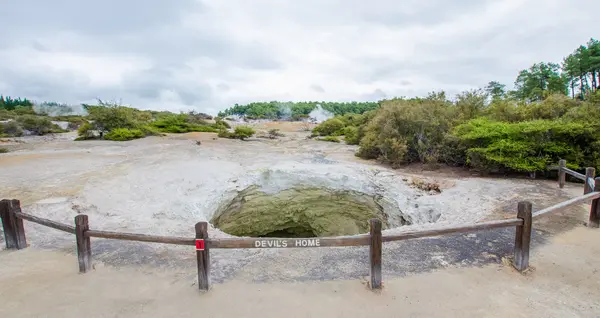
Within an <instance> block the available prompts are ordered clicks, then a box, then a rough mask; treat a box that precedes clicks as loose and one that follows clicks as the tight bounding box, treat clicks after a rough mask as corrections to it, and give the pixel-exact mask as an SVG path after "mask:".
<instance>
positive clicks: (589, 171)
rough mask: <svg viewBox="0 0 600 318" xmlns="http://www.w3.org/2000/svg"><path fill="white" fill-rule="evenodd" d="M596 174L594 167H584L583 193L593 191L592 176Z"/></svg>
mask: <svg viewBox="0 0 600 318" xmlns="http://www.w3.org/2000/svg"><path fill="white" fill-rule="evenodd" d="M595 175H596V169H594V168H592V167H587V168H585V181H584V185H583V194H588V193H590V192H593V191H594V184H593V182H594V176H595Z"/></svg>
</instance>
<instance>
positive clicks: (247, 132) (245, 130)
mask: <svg viewBox="0 0 600 318" xmlns="http://www.w3.org/2000/svg"><path fill="white" fill-rule="evenodd" d="M255 133H256V131H255V130H254V129H252V127H248V126H237V127H235V129H234V130H233V132H230V131H228V130H227V129H221V130H219V134H218V136H219V137H221V138H230V139H241V140H245V139H246V138H249V137H251V136H252V135H254V134H255Z"/></svg>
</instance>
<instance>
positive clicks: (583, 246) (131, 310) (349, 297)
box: [0, 227, 600, 318]
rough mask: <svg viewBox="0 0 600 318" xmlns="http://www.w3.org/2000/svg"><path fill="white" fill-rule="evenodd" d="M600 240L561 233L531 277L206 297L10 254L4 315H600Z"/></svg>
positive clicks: (268, 289)
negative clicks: (79, 271) (379, 289)
mask: <svg viewBox="0 0 600 318" xmlns="http://www.w3.org/2000/svg"><path fill="white" fill-rule="evenodd" d="M599 239H600V231H599V230H590V229H587V228H584V227H577V228H575V229H573V230H571V231H569V232H566V233H564V234H561V235H558V236H556V237H555V238H553V239H552V242H551V244H548V245H545V246H544V247H541V248H539V249H538V250H537V252H535V253H534V254H533V255H532V259H531V264H532V265H533V267H534V270H533V271H531V272H530V273H528V274H527V275H521V274H519V273H517V272H515V271H514V270H512V269H511V268H510V267H508V266H504V265H501V264H500V265H499V264H493V265H487V266H484V267H480V268H477V267H476V268H447V269H442V270H437V271H434V272H432V273H425V274H416V275H410V276H407V277H404V278H393V279H386V277H384V289H383V290H382V291H381V292H372V291H370V290H368V289H367V287H366V286H365V284H364V281H363V282H361V281H360V280H359V279H354V280H339V281H326V282H305V283H281V282H273V283H263V284H256V283H249V282H244V281H243V280H232V281H229V282H227V283H224V284H218V285H215V286H214V287H213V288H212V289H211V290H210V291H209V292H208V293H201V292H199V291H197V289H196V286H190V284H189V282H188V281H187V279H185V277H182V276H181V275H178V274H177V273H173V272H168V271H157V270H155V269H149V268H137V269H133V268H124V269H115V268H112V267H99V268H97V269H96V270H95V271H93V272H91V273H87V274H76V264H77V262H76V259H75V257H73V256H65V255H64V254H62V253H58V252H48V251H46V252H42V251H38V250H33V249H29V250H22V251H18V252H7V251H2V252H0V264H1V269H0V299H1V300H2V302H1V305H0V317H65V318H67V317H261V318H266V317H598V313H599V312H600V274H598V260H599V259H600V258H599V257H598V255H599V254H600V245H599V244H597V242H598V240H599ZM384 257H385V255H384ZM290 266H293V264H290ZM265 270H268V268H265Z"/></svg>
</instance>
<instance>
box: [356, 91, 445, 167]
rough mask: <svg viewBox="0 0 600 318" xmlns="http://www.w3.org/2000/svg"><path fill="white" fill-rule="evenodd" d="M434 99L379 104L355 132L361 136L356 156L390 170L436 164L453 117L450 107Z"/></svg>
mask: <svg viewBox="0 0 600 318" xmlns="http://www.w3.org/2000/svg"><path fill="white" fill-rule="evenodd" d="M438 95H439V94H438ZM438 95H432V96H431V97H428V98H424V99H421V98H414V99H408V100H407V99H393V100H389V101H384V102H382V106H381V108H379V109H378V110H377V112H376V113H375V114H374V115H371V116H373V118H372V119H371V120H370V121H369V123H368V124H367V125H365V126H364V127H361V128H359V129H358V131H357V134H358V135H359V136H360V135H363V137H362V139H360V142H359V145H360V148H359V151H358V152H357V156H359V157H362V158H365V159H379V160H380V161H382V162H385V163H389V164H391V165H392V166H398V165H400V164H402V163H409V162H415V161H418V162H423V163H428V162H433V161H437V160H438V157H439V156H441V155H443V154H440V153H439V151H440V145H441V144H442V142H443V141H444V136H445V135H446V134H447V132H448V131H449V130H450V127H451V124H452V122H453V120H454V115H455V108H454V107H453V105H452V103H450V102H448V101H446V100H445V99H444V98H443V96H442V95H439V96H438Z"/></svg>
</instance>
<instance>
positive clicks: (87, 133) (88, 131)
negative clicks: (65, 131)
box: [76, 123, 96, 140]
mask: <svg viewBox="0 0 600 318" xmlns="http://www.w3.org/2000/svg"><path fill="white" fill-rule="evenodd" d="M77 136H78V138H77V139H76V140H87V139H94V138H96V136H95V135H94V127H93V126H92V125H91V124H90V123H84V124H83V125H81V126H79V128H78V129H77Z"/></svg>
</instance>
